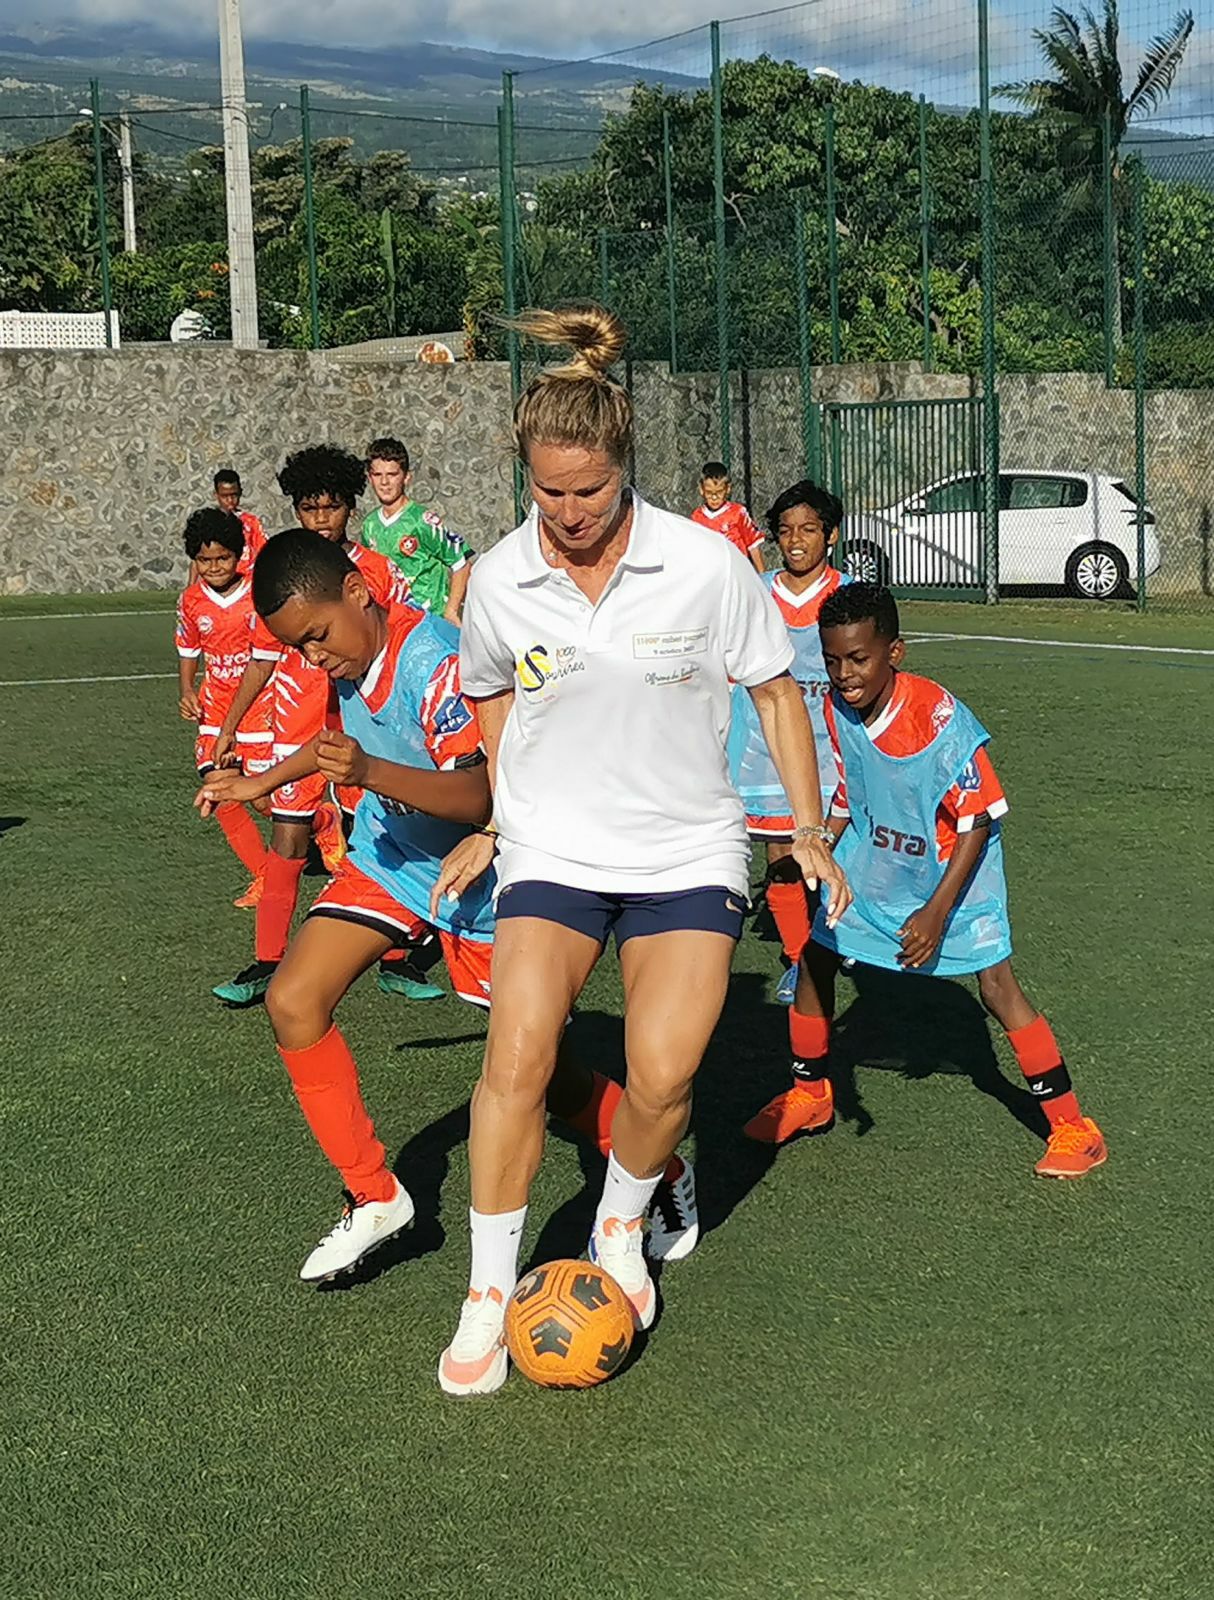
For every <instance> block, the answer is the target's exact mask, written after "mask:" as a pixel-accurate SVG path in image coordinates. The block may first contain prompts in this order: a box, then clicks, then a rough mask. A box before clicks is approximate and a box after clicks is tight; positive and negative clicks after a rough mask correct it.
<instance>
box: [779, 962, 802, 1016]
mask: <svg viewBox="0 0 1214 1600" xmlns="http://www.w3.org/2000/svg"><path fill="white" fill-rule="evenodd" d="M799 970H800V969H799V967H798V965H797V963H796V962H795V961H794V962H793V964H792V966H791V967H787V968H786V969H785V970H784V971H783V972H782V973H781V974H780V981H779V982H778V983H777V984H776V1004H777V1005H778V1006H790V1005H792V1003H793V1001H794V1000H795V999H796V998H797V974H798V972H799Z"/></svg>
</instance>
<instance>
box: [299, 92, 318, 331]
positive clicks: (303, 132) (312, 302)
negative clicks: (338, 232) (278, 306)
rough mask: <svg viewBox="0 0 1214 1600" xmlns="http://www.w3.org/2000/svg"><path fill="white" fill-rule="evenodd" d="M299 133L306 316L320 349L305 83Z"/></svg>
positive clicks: (300, 106)
mask: <svg viewBox="0 0 1214 1600" xmlns="http://www.w3.org/2000/svg"><path fill="white" fill-rule="evenodd" d="M299 132H300V140H301V142H302V145H303V180H304V231H305V233H306V235H307V242H308V316H309V318H310V319H311V323H312V348H313V350H319V349H320V270H319V266H318V264H317V260H316V196H315V193H314V188H313V183H312V108H311V106H310V105H309V103H308V86H307V84H306V83H304V84H301V85H300V87H299Z"/></svg>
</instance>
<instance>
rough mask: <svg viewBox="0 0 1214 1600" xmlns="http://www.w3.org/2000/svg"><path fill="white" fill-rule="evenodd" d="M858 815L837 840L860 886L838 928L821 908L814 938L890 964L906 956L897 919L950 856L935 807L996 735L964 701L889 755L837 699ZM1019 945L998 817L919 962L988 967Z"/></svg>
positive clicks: (839, 854) (929, 968)
mask: <svg viewBox="0 0 1214 1600" xmlns="http://www.w3.org/2000/svg"><path fill="white" fill-rule="evenodd" d="M832 706H833V709H834V712H835V727H836V730H837V732H838V736H839V748H840V751H841V753H842V756H843V776H844V780H845V782H846V784H847V800H848V806H849V808H850V812H851V824H850V826H849V827H848V828H847V830H846V832H845V833H844V834H843V836H842V838H841V839H840V840H839V843H838V846H837V848H836V850H835V856H836V859H837V860H838V862H839V865H840V866H841V867H842V868H843V870H844V872H846V874H847V877H848V881H849V882H850V884H851V887H852V893H853V894H854V895H855V900H854V902H853V904H852V905H851V906H850V907H849V908H848V910H847V911H846V912H845V913H844V915H843V917H842V918H841V919H840V921H839V924H838V926H837V927H835V928H828V927H827V926H826V913H825V911H824V910H823V909H820V910H819V911H818V915H817V917H816V919H815V921H814V927H813V938H814V940H815V942H816V943H817V944H820V945H823V946H825V948H826V949H828V950H837V951H838V953H839V954H840V955H841V956H849V957H851V958H852V959H853V960H855V961H863V962H866V963H868V964H869V965H871V966H874V967H885V968H887V969H888V970H889V971H891V972H901V971H903V970H905V969H903V968H902V967H900V966H899V964H898V956H899V954H900V953H901V950H902V945H901V942H900V941H899V939H898V929H899V928H900V927H902V925H903V924H904V923H905V922H906V919H907V918H908V917H909V916H910V915H911V914H912V913H913V912H915V911H918V910H919V909H920V908H921V907H922V906H924V905H925V904H926V903H927V901H928V900H930V899H931V897H932V894H933V892H934V891H935V889H936V886H937V884H938V883H939V882H940V880H941V878H942V877H943V876H944V872H945V869H946V867H947V865H948V863H947V862H944V861H939V860H937V857H936V811H937V808H938V807H939V805H940V802H941V800H943V798H944V796H945V795H946V794H947V793H948V792H949V790H950V789H951V788H952V787H953V785H954V784H955V783H956V782H957V781H958V779H959V778H960V777H961V775H962V774H963V773H964V772H965V771H966V768H967V767H968V765H969V763H970V761H971V760H972V759H973V756H974V755H975V753H976V752H977V751H978V750H979V749H980V748H981V747H982V746H983V745H984V744H986V743H987V741H988V740H989V738H990V735H989V734H988V733H987V731H986V729H985V728H984V727H983V726H982V724H981V723H980V722H979V721H978V719H977V717H975V716H974V714H973V712H972V711H970V710H969V709H968V708H967V707H966V706H963V705H962V704H961V702H960V701H956V702H954V710H953V715H952V717H951V718H950V719H949V723H948V726H947V727H946V728H944V729H943V730H942V731H941V732H940V733H939V734H937V736H936V738H935V739H933V741H932V742H931V744H929V745H928V746H927V748H926V749H925V750H921V751H920V752H919V754H918V755H913V756H889V755H886V754H884V752H883V751H881V750H878V749H877V747H876V745H875V744H874V743H873V742H872V740H871V739H870V738H869V736H868V733H867V731H866V730H865V727H864V724H863V723H862V722H861V721H860V718H859V717H858V716H857V715H856V713H855V712H854V711H852V710H851V709H850V708H849V707H848V706H846V705H845V704H844V703H843V702H842V701H841V700H840V699H838V698H837V697H836V698H835V699H834V700H833V701H832ZM1011 953H1012V933H1011V927H1010V925H1009V922H1008V914H1007V882H1006V879H1005V877H1004V872H1003V841H1002V839H1001V838H1000V832H999V825H998V823H994V824H992V826H991V829H990V837H989V839H988V841H987V844H986V848H985V849H984V850H983V852H982V854H981V856H980V857H979V858H978V863H977V865H976V867H975V868H974V871H973V873H972V875H971V876H970V879H969V881H968V883H967V884H966V885H965V887H964V889H963V890H962V891H961V893H960V895H959V896H958V897H957V901H956V904H955V905H954V907H953V910H952V913H951V915H950V916H949V919H948V921H947V923H946V924H945V928H944V936H943V938H942V939H941V941H940V944H939V947H938V948H937V950H936V953H935V955H934V956H933V957H932V959H931V960H930V961H929V962H928V963H927V964H926V965H925V966H922V967H917V968H915V971H916V972H921V973H925V974H928V975H935V976H937V977H945V978H953V977H960V976H963V975H964V974H966V973H971V972H982V971H983V970H984V969H985V968H987V967H993V966H995V965H996V964H997V963H998V962H1000V961H1005V960H1006V959H1007V958H1008V956H1010V955H1011Z"/></svg>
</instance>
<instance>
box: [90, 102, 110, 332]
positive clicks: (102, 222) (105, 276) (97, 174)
mask: <svg viewBox="0 0 1214 1600" xmlns="http://www.w3.org/2000/svg"><path fill="white" fill-rule="evenodd" d="M89 107H90V110H91V112H92V118H93V177H94V181H95V183H96V188H97V247H98V253H99V264H100V267H101V309H102V312H103V313H104V316H105V346H106V349H107V350H112V349H113V347H114V297H113V291H112V288H111V285H110V234H109V225H108V218H107V216H106V209H105V160H104V158H103V154H102V148H101V84H100V82H99V81H98V80H97V79H96V78H90V79H89Z"/></svg>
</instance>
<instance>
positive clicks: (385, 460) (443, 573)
mask: <svg viewBox="0 0 1214 1600" xmlns="http://www.w3.org/2000/svg"><path fill="white" fill-rule="evenodd" d="M367 477H368V478H369V479H370V482H371V487H372V489H374V490H375V496H376V498H377V499H378V501H379V508H378V509H377V510H375V511H372V512H371V514H370V515H369V516H368V517H365V518H364V519H363V525H362V531H361V532H360V534H359V539H360V540H361V542H362V543H363V544H365V545H367V546H368V547H369V548H370V549H372V550H378V551H379V553H380V555H382V556H387V558H388V560H389V561H394V562H395V563H396V565H397V566H398V567H399V568H400V570H401V571H402V572H403V573H404V575H405V577H406V578H407V579H408V580H409V589H410V598H411V599H412V601H413V604H414V605H415V606H420V607H421V608H422V610H423V611H429V612H430V613H431V614H432V615H433V616H436V617H445V618H446V620H447V621H448V622H454V623H455V625H456V627H458V626H459V615H460V609H461V607H462V606H463V603H464V594H465V592H466V590H467V588H468V578H469V575H470V573H471V570H472V566H471V563H472V557H473V555H474V553H475V552H474V551H473V550H472V549H471V547H470V546H469V545H467V544H465V542H464V541H463V539H461V538H460V536H459V534H457V533H452V532H451V531H450V530H449V529H447V528H444V527H443V525H442V523H441V522H440V521H439V519H438V518H437V517H436V516H435V515H434V513H433V512H432V511H427V510H425V508H424V507H423V506H420V505H418V503H417V501H416V500H410V498H409V484H410V482H411V480H412V477H413V474H412V473H411V472H410V471H409V452H408V450H406V448H405V446H404V445H403V444H402V443H401V442H400V440H399V439H372V441H371V443H370V444H369V445H368V447H367Z"/></svg>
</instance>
